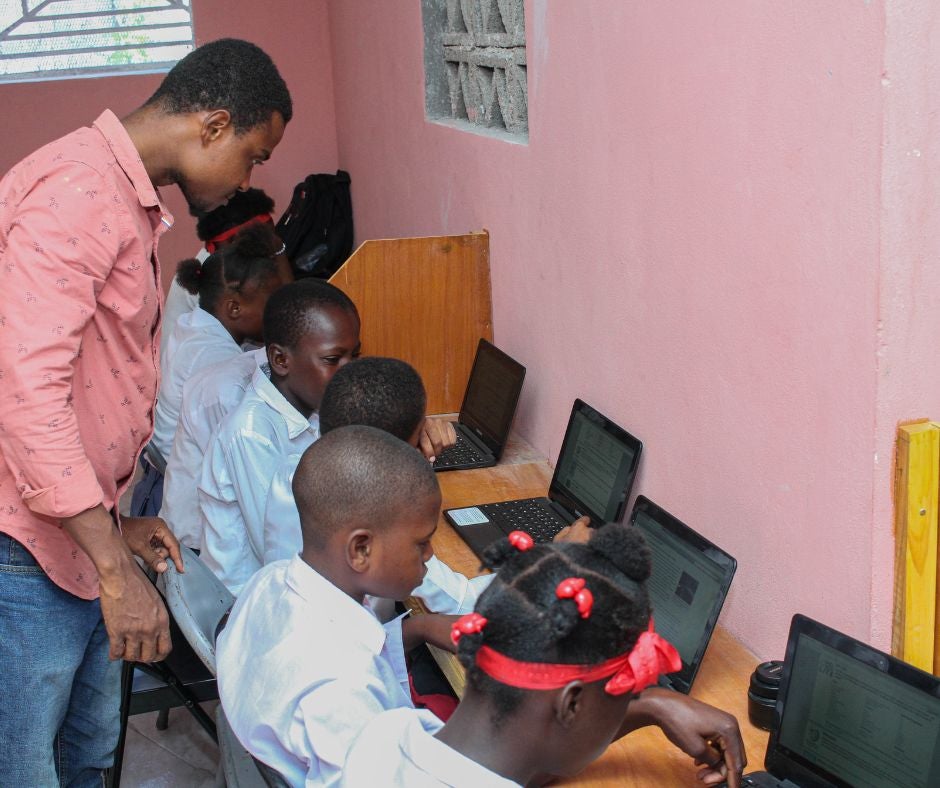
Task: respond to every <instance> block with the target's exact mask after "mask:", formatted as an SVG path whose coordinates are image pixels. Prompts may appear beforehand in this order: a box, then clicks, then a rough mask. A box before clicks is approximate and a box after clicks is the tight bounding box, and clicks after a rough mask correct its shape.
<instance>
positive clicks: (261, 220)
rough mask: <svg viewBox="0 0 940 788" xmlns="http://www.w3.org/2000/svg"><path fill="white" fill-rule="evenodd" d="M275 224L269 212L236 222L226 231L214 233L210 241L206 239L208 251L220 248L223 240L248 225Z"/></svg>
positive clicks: (211, 251)
mask: <svg viewBox="0 0 940 788" xmlns="http://www.w3.org/2000/svg"><path fill="white" fill-rule="evenodd" d="M268 223H269V224H274V217H273V216H271V214H269V213H259V214H258V215H257V216H252V217H251V218H250V219H248V220H247V221H244V222H242V223H241V224H236V225H235V226H234V227H229V228H228V229H227V230H225V231H224V232H221V233H219V234H218V235H214V236H213V237H212V238H210V239H209V240H208V241H206V251H207V252H208V253H209V254H212V253H213V252H214V251H215V250H216V249H218V248H219V244H220V243H222V242H223V241H227V240H228V239H229V238H231V237H232V236H233V235H235V234H236V233H237V232H238V231H239V230H244V229H245V228H246V227H250V226H251V225H253V224H268Z"/></svg>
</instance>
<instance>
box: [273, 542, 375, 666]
mask: <svg viewBox="0 0 940 788" xmlns="http://www.w3.org/2000/svg"><path fill="white" fill-rule="evenodd" d="M286 581H287V585H288V586H289V587H290V588H291V589H292V590H293V591H294V593H296V594H297V595H298V596H300V597H301V598H302V599H304V600H305V601H306V602H308V603H310V604H311V605H313V606H315V607H316V609H317V610H319V611H321V612H322V613H323V614H324V615H326V616H328V617H329V619H330V621H331V622H332V623H333V624H335V625H336V626H339V627H341V628H342V630H343V632H344V633H345V635H346V636H348V637H351V638H352V639H354V640H356V641H357V642H359V643H361V644H362V645H363V646H365V647H366V648H367V649H368V650H369V651H370V652H371V653H372V654H375V655H376V656H377V655H378V654H380V653H381V652H382V647H383V646H384V645H385V628H384V627H383V626H382V625H381V624H380V623H379V621H378V619H377V618H376V617H375V616H374V615H373V614H372V612H371V611H370V610H369V609H368V608H367V607H365V606H364V605H360V604H359V603H358V602H356V600H355V599H353V598H352V597H351V596H349V595H348V594H346V593H344V592H343V591H340V590H339V589H338V588H337V587H336V586H334V585H333V584H332V583H331V582H330V581H329V580H327V579H326V578H325V577H323V575H321V574H320V573H319V572H317V571H316V570H315V569H314V568H313V567H312V566H310V564H308V563H307V562H306V561H304V560H303V559H302V558H301V557H300V556H299V555H295V556H294V557H293V558H291V559H290V563H289V564H288V565H287V575H286Z"/></svg>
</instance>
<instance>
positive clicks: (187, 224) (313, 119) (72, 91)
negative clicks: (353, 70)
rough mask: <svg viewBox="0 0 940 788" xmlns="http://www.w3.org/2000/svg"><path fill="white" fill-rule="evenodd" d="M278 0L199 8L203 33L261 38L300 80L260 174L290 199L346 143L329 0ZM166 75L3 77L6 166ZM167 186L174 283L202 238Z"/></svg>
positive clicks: (0, 102)
mask: <svg viewBox="0 0 940 788" xmlns="http://www.w3.org/2000/svg"><path fill="white" fill-rule="evenodd" d="M277 5H278V8H277V13H276V14H275V13H272V11H271V7H270V6H265V5H264V4H257V3H246V2H231V1H230V0H199V2H197V3H194V4H193V6H194V12H193V13H194V25H195V29H196V40H197V43H205V42H206V41H213V40H215V39H217V38H224V37H227V36H230V37H237V38H245V39H248V40H250V41H253V42H255V43H256V44H258V45H259V46H260V47H261V48H262V49H264V50H265V51H266V52H268V54H270V55H271V57H272V58H273V59H274V61H275V63H277V65H278V68H279V70H280V72H281V75H282V76H283V77H284V79H285V80H286V82H287V85H288V87H289V88H290V90H291V95H292V97H293V99H294V119H293V121H292V122H291V123H290V124H289V125H288V127H287V132H286V133H285V135H284V140H283V141H282V143H281V144H280V146H279V147H278V149H277V150H276V151H275V153H274V156H273V157H272V159H271V161H270V162H269V163H267V164H265V165H264V167H261V168H257V169H256V175H255V177H254V184H255V185H256V186H260V187H261V188H263V189H265V190H267V191H268V192H269V193H270V194H271V195H272V196H273V197H274V198H275V200H276V202H277V206H278V208H279V209H283V208H286V207H287V203H288V201H289V199H290V195H291V191H292V189H293V186H294V184H295V183H297V182H298V181H299V180H301V179H302V178H303V177H304V176H305V175H306V174H307V173H309V172H328V171H330V170H335V169H336V161H337V150H336V121H335V116H334V112H333V76H332V72H331V67H332V59H331V57H330V40H329V29H328V25H327V21H326V20H327V9H326V0H312V1H310V2H308V1H307V0H281V2H279V3H278V4H277ZM285 20H290V23H289V24H287V23H286V21H285ZM160 79H161V75H146V76H143V75H141V76H138V75H129V76H121V77H106V78H99V79H69V80H57V81H53V82H30V83H22V84H13V85H0V107H2V108H3V137H2V138H3V145H2V148H0V172H6V170H8V169H9V168H10V167H11V166H13V165H14V164H15V163H16V162H17V161H19V160H20V159H21V158H23V157H24V156H26V155H27V154H28V153H30V152H31V151H32V150H34V149H35V148H38V147H39V146H40V145H43V144H45V143H46V142H48V141H50V140H52V139H55V138H56V137H59V136H61V135H62V134H67V133H68V132H69V131H72V130H73V129H75V128H77V127H79V126H86V125H89V124H90V123H92V122H93V121H94V119H95V118H96V117H97V116H98V114H99V113H100V112H101V111H102V110H103V109H104V108H106V107H107V108H110V109H112V110H113V111H114V112H115V113H116V114H117V115H118V116H119V117H120V116H122V115H124V114H127V113H128V112H130V111H131V110H133V109H135V108H136V107H138V106H139V105H140V104H142V103H143V102H144V101H145V100H146V99H147V98H148V97H149V96H150V95H151V94H152V93H153V91H154V90H155V89H156V87H157V85H159V84H160ZM163 194H164V198H165V199H166V200H167V202H168V204H169V206H170V210H172V211H173V214H174V216H175V218H176V220H177V225H176V227H175V228H174V230H173V231H172V232H170V233H169V234H168V235H166V236H165V237H164V240H163V242H162V243H161V246H160V259H161V263H162V265H163V273H164V280H165V281H166V282H167V283H169V281H170V279H171V278H172V276H173V273H174V269H175V266H176V262H177V261H178V260H180V259H182V258H183V257H190V256H192V254H193V253H194V251H195V250H196V249H197V248H198V244H199V242H198V240H197V239H196V236H195V231H194V227H195V222H194V221H193V220H192V219H191V218H190V217H189V216H188V215H187V210H186V204H185V202H184V201H183V199H182V198H181V197H180V194H179V191H178V190H177V189H176V188H175V187H169V188H166V189H164V190H163Z"/></svg>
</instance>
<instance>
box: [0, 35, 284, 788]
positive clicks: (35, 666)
mask: <svg viewBox="0 0 940 788" xmlns="http://www.w3.org/2000/svg"><path fill="white" fill-rule="evenodd" d="M291 114H292V107H291V100H290V94H289V93H288V91H287V87H286V85H285V84H284V82H283V80H282V79H281V77H280V75H279V74H278V72H277V69H276V67H275V66H274V64H273V63H272V62H271V60H270V58H269V57H268V56H267V55H266V54H265V53H264V52H262V51H261V50H260V49H258V48H257V47H255V46H254V45H252V44H249V43H247V42H244V41H236V40H232V39H227V40H222V41H217V42H213V43H212V44H208V45H206V46H203V47H200V48H199V49H196V50H195V51H194V52H192V53H191V54H190V55H188V56H187V57H185V58H184V59H183V60H181V61H180V62H179V63H178V64H177V65H176V66H175V67H174V68H173V69H172V70H171V71H170V72H169V74H167V76H166V78H165V80H164V81H163V83H162V85H161V86H160V88H159V89H158V90H157V92H156V93H155V94H154V95H153V96H152V97H151V98H150V99H149V100H148V101H147V103H146V104H144V106H142V107H141V108H140V109H138V110H136V111H135V112H133V113H132V114H130V115H129V116H127V117H126V118H123V119H122V120H119V119H118V118H117V117H115V116H114V115H113V114H112V113H111V112H109V111H105V112H104V113H103V114H102V115H101V116H100V117H99V118H98V119H97V120H96V121H95V123H94V125H93V126H91V127H88V128H83V129H79V130H78V131H75V132H73V133H72V134H69V135H67V136H66V137H63V138H62V139H60V140H57V141H56V142H53V143H50V144H49V145H46V146H45V147H43V148H40V149H39V150H38V151H36V152H35V153H33V154H31V155H30V156H29V157H27V158H26V159H25V160H23V161H21V162H20V163H18V164H17V165H16V166H15V167H14V168H13V169H12V170H10V172H9V173H8V174H7V175H6V176H5V177H4V178H3V180H2V181H0V676H2V677H3V680H2V681H0V742H2V744H0V774H2V775H3V778H2V782H3V783H4V784H11V785H23V786H34V785H35V786H40V785H42V786H46V785H55V784H57V783H58V784H61V785H71V786H86V785H100V784H101V772H102V770H103V769H105V768H107V767H108V766H110V765H111V760H112V756H113V751H114V748H115V745H116V743H117V736H118V706H119V688H118V684H119V677H120V662H119V661H114V660H119V659H120V658H122V657H123V658H124V659H127V660H137V661H144V662H146V661H151V660H157V659H162V658H163V657H164V656H166V654H167V653H168V652H169V650H170V636H169V629H168V621H167V614H166V611H165V609H164V607H163V603H162V601H161V600H160V598H159V596H158V595H157V593H156V592H155V590H154V588H153V586H152V585H151V583H150V582H149V581H148V580H147V579H146V577H145V576H144V575H143V573H142V572H141V571H140V569H139V568H138V566H137V564H136V562H135V561H134V558H133V554H136V555H138V556H140V557H142V558H144V560H145V561H147V562H148V563H149V564H150V565H151V566H153V567H154V568H155V569H157V570H158V571H160V570H162V569H165V568H166V563H165V559H166V557H167V556H168V555H172V556H174V557H176V558H178V545H177V544H176V540H175V538H174V537H173V535H172V534H171V533H170V532H169V530H168V529H167V528H166V526H165V525H164V523H163V522H162V521H161V520H159V519H157V518H140V519H130V518H125V519H124V520H123V522H121V523H120V529H119V527H118V523H117V517H116V514H115V507H116V505H117V501H118V499H119V498H120V496H121V494H122V492H123V491H124V490H125V489H126V487H127V485H128V484H129V482H130V480H131V477H132V475H133V471H134V467H135V464H136V462H137V459H138V457H139V455H140V452H141V449H142V447H143V446H144V444H145V443H146V442H147V441H148V439H149V438H150V435H151V433H152V431H153V409H154V403H155V398H156V393H157V387H158V384H159V369H160V363H159V357H158V348H159V338H160V319H161V313H162V303H163V295H162V291H161V288H160V268H159V264H158V262H157V254H156V253H157V244H158V241H159V238H160V236H161V235H162V234H163V232H165V231H166V230H167V229H168V228H169V227H170V226H171V225H172V223H173V219H172V217H171V216H170V214H169V213H168V212H167V210H166V209H165V207H164V205H163V203H162V202H161V200H160V195H159V193H158V192H157V190H156V187H159V186H167V185H171V184H176V185H177V186H179V187H180V189H181V190H182V191H183V194H184V195H185V197H186V199H187V202H188V203H189V205H190V208H191V210H192V211H193V213H194V214H196V215H199V214H201V213H203V212H206V211H210V210H212V209H213V208H216V207H218V206H219V205H222V204H224V203H225V202H226V201H227V200H228V199H229V198H230V197H232V196H233V195H234V194H235V193H236V192H238V191H241V190H244V189H246V188H248V185H249V181H250V177H251V170H252V168H253V167H254V166H255V165H256V164H259V163H261V162H263V161H264V160H266V159H267V158H268V157H269V156H270V155H271V152H272V151H273V150H274V148H275V146H276V145H277V144H278V143H279V142H280V140H281V136H282V135H283V133H284V126H285V124H286V123H287V122H288V121H289V120H290V118H291ZM109 656H110V660H109Z"/></svg>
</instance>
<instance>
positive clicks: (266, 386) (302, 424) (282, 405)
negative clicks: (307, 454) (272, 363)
mask: <svg viewBox="0 0 940 788" xmlns="http://www.w3.org/2000/svg"><path fill="white" fill-rule="evenodd" d="M269 373H270V368H269V367H268V365H267V364H263V365H262V366H260V367H258V368H257V369H256V370H255V373H254V375H253V376H252V378H251V385H252V386H253V387H254V389H255V391H256V392H257V393H258V396H259V397H261V399H263V400H264V401H265V402H266V403H268V405H270V406H271V407H272V408H274V410H276V411H277V412H278V413H280V414H281V415H282V416H283V417H284V421H286V422H287V434H288V435H289V436H290V439H291V440H294V438H296V437H298V436H299V435H303V433H304V432H306V431H307V430H311V429H314V427H313V425H312V424H311V423H310V422H309V421H307V420H306V419H305V418H304V417H303V415H302V414H301V413H300V411H299V410H297V408H295V407H294V406H293V405H291V404H290V403H289V402H288V401H287V400H286V399H285V398H284V395H283V394H281V392H280V391H278V390H277V389H276V388H275V387H274V384H273V383H272V382H271V381H270V379H269V378H268V374H269ZM318 424H319V422H318Z"/></svg>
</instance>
